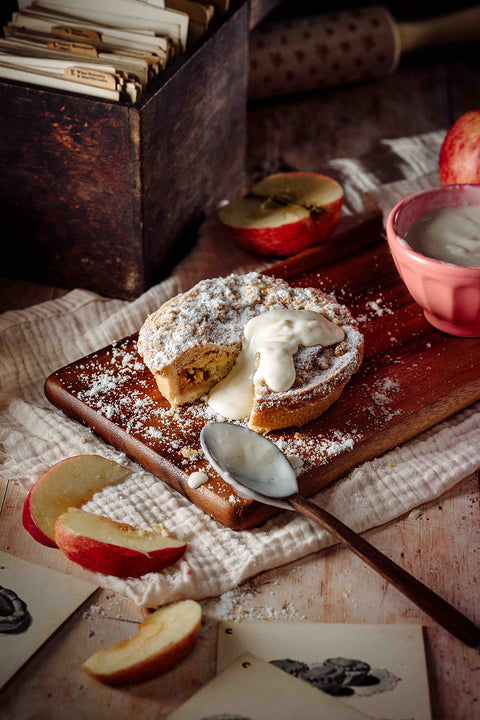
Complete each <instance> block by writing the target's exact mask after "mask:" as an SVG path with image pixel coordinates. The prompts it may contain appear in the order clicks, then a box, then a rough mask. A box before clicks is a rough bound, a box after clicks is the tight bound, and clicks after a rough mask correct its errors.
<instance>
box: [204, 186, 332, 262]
mask: <svg viewBox="0 0 480 720" xmlns="http://www.w3.org/2000/svg"><path fill="white" fill-rule="evenodd" d="M342 204H343V188H342V186H341V185H340V184H339V183H338V182H337V181H336V180H334V179H333V178H331V177H328V176H327V175H320V174H318V173H311V172H290V173H278V174H276V175H270V176H269V177H266V178H264V179H263V180H261V181H260V182H258V183H257V184H256V185H254V186H253V188H252V190H251V192H250V193H249V194H248V195H246V196H245V197H243V198H240V199H238V200H233V201H232V202H231V203H229V204H228V205H225V206H224V207H222V208H221V209H220V210H219V214H218V217H219V220H220V222H221V223H222V225H223V226H224V227H225V229H226V230H227V231H228V233H229V234H230V236H231V237H232V238H233V239H234V240H235V241H236V242H237V243H238V244H239V245H240V246H241V247H243V248H244V249H245V250H248V251H249V252H254V253H258V254H261V255H270V256H286V255H293V254H294V253H297V252H300V250H305V249H306V248H308V247H311V246H312V245H317V244H318V243H321V242H323V241H324V240H326V239H327V238H328V237H330V235H331V234H332V233H333V231H334V230H335V228H336V227H337V225H338V221H339V219H340V211H341V209H342Z"/></svg>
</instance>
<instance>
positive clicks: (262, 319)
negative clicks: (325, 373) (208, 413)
mask: <svg viewBox="0 0 480 720" xmlns="http://www.w3.org/2000/svg"><path fill="white" fill-rule="evenodd" d="M344 336H345V333H344V331H343V330H342V328H341V327H339V326H338V325H335V323H332V322H330V321H329V320H327V319H326V318H325V317H323V315H321V314H320V313H317V312H314V311H313V310H270V311H268V312H265V313H262V314H261V315H257V316H256V317H254V318H252V319H251V320H249V322H248V323H247V324H246V326H245V329H244V341H243V346H242V350H241V352H240V353H239V355H238V357H237V360H236V362H235V365H234V366H233V368H232V370H231V371H230V373H229V374H228V375H227V376H226V377H225V378H224V379H223V380H221V381H220V382H219V383H217V385H215V387H214V388H213V389H212V391H211V392H210V395H209V398H208V400H207V402H208V404H209V405H210V407H211V408H212V409H213V410H215V412H217V413H218V414H219V415H222V417H224V418H227V419H228V420H241V419H243V418H246V417H249V415H250V413H251V411H252V406H253V395H254V391H253V383H254V382H255V381H257V380H259V379H260V378H263V379H264V380H265V383H266V384H267V385H268V387H269V388H270V389H271V390H273V392H284V391H286V390H288V389H289V388H291V387H292V385H293V383H294V382H295V366H294V362H293V356H294V354H295V353H296V352H297V350H298V348H299V346H300V345H303V346H304V347H312V346H313V345H322V346H324V347H327V346H329V345H335V344H336V343H339V342H341V341H342V340H343V339H344ZM257 355H258V357H259V362H258V366H257V369H256V370H255V362H256V357H257Z"/></svg>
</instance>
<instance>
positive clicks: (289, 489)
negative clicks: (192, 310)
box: [200, 422, 480, 647]
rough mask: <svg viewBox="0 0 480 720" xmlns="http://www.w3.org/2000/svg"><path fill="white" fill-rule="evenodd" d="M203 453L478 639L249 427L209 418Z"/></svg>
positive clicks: (454, 628) (479, 635)
mask: <svg viewBox="0 0 480 720" xmlns="http://www.w3.org/2000/svg"><path fill="white" fill-rule="evenodd" d="M200 442H201V445H202V448H203V451H204V453H205V456H206V457H207V459H208V460H209V461H210V463H211V464H212V465H213V467H214V468H215V470H216V471H217V472H218V473H219V475H220V477H222V478H223V479H224V480H226V482H228V483H230V484H231V485H232V486H233V487H234V488H235V489H236V490H237V491H238V492H239V493H240V494H242V495H246V496H247V497H250V498H253V499H255V500H258V501H259V502H263V503H267V504H269V505H274V506H276V507H280V508H285V509H287V508H288V509H290V510H292V509H294V510H297V511H298V512H300V513H302V514H303V515H305V517H308V518H309V519H310V520H313V521H314V522H316V523H317V525H320V527H322V528H324V529H325V530H327V531H328V532H329V533H331V535H333V536H334V537H335V538H336V539H337V540H339V541H340V542H341V543H343V544H344V545H346V546H347V547H348V548H350V550H352V551H353V552H354V553H355V554H356V555H358V556H359V557H360V558H361V559H362V560H364V562H366V563H367V564H368V565H370V567H371V568H373V569H374V570H376V571H377V572H378V573H379V574H380V575H381V576H382V577H383V578H385V580H388V582H390V583H392V585H394V586H395V587H396V588H397V589H398V590H400V592H402V593H403V594H404V595H405V596H406V597H408V598H409V599H410V600H411V601H412V602H414V603H415V604H416V605H418V607H420V608H421V609H422V610H424V611H425V612H426V613H427V614H429V615H430V617H432V618H433V619H434V620H436V621H437V622H438V623H439V624H440V625H441V626H442V627H444V628H445V629H446V630H448V631H449V632H451V633H452V634H453V635H454V636H455V637H457V638H458V639H459V640H461V641H462V642H464V643H465V644H466V645H470V646H472V647H476V646H477V645H479V644H480V629H479V628H477V627H476V626H475V625H474V624H473V623H472V622H471V621H470V620H469V619H468V618H467V617H465V615H463V614H462V613H460V612H459V611H458V610H457V609H456V608H454V607H453V606H452V605H450V604H449V603H447V602H446V601H445V600H444V599H443V598H441V597H440V596H439V595H437V594H436V593H434V592H433V590H430V589H429V588H428V587H427V586H426V585H424V584H423V583H421V582H420V581H419V580H417V579H416V578H414V577H413V576H412V575H410V573H408V572H407V571H406V570H404V569H403V568H402V567H400V565H397V564H396V563H394V562H393V560H390V558H388V557H387V556H386V555H384V554H383V553H381V552H380V551H379V550H377V549H376V548H375V547H374V546H373V545H370V543H368V542H367V541H366V540H364V538H363V537H362V536H361V535H358V534H357V533H356V532H354V531H353V530H352V529H351V528H349V527H348V526H347V525H345V524H344V523H343V522H342V521H341V520H339V519H338V518H336V517H334V516H333V515H331V514H330V513H329V512H327V511H326V510H324V509H323V508H322V507H320V505H316V504H315V503H313V502H311V501H310V500H308V499H307V498H305V497H303V496H302V495H301V494H300V493H299V492H298V485H297V479H296V476H295V472H294V470H293V468H292V467H291V465H290V463H289V462H288V460H287V458H286V457H285V456H284V454H283V453H282V451H281V450H280V449H279V448H278V447H277V446H276V445H275V444H274V443H273V442H271V441H270V440H268V439H267V438H266V437H263V436H262V435H259V434H258V433H256V432H254V431H253V430H249V429H248V428H246V427H243V426H240V425H234V424H231V423H213V422H212V423H208V424H207V425H205V427H204V428H203V429H202V432H201V433H200Z"/></svg>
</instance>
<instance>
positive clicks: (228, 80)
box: [0, 2, 249, 299]
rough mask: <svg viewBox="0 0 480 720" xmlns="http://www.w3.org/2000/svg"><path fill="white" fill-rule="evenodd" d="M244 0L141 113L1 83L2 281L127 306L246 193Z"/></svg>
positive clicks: (155, 89) (174, 69)
mask: <svg viewBox="0 0 480 720" xmlns="http://www.w3.org/2000/svg"><path fill="white" fill-rule="evenodd" d="M248 10H249V8H248V3H247V2H240V3H236V4H235V6H234V8H233V9H232V11H231V12H230V13H229V14H228V15H227V16H226V17H225V18H224V19H223V20H221V21H219V22H217V23H216V25H215V26H214V27H212V29H211V31H209V33H208V35H206V36H205V37H204V38H203V39H202V40H201V41H200V43H199V44H198V45H197V46H195V47H194V48H192V49H191V50H190V51H188V52H187V53H185V55H184V56H183V57H181V58H179V59H178V60H177V61H176V62H175V63H174V64H172V66H171V67H170V68H169V69H168V70H167V71H166V72H165V73H164V74H163V76H162V77H161V78H159V80H158V81H157V82H156V84H155V85H154V86H152V88H151V89H150V90H149V92H148V93H146V94H145V95H144V96H143V97H142V98H141V99H140V101H139V102H137V103H135V104H124V103H122V104H118V103H112V102H108V101H103V100H98V99H94V98H89V97H87V96H84V95H77V94H73V93H67V92H61V91H55V90H50V89H46V88H42V87H40V86H34V85H25V84H21V83H15V82H10V81H0V212H1V214H2V218H3V223H4V226H5V225H6V226H7V228H8V234H7V236H6V238H5V241H4V252H3V258H2V264H1V266H2V270H1V274H2V275H7V276H11V277H17V278H24V279H28V280H33V281H36V282H42V283H45V284H49V285H55V286H57V287H65V288H73V287H83V288H87V289H91V290H94V291H96V292H99V293H101V294H103V295H108V296H113V297H118V298H125V299H131V298H134V297H137V296H138V295H139V294H141V293H142V292H143V291H144V290H146V289H147V288H148V287H150V286H151V285H152V284H153V283H155V282H156V281H157V280H159V279H160V278H161V277H162V276H163V275H165V274H166V272H167V271H168V270H169V268H170V267H171V264H172V263H173V262H174V261H175V260H177V259H178V258H179V257H180V256H181V255H182V254H184V253H185V252H186V251H187V249H188V248H189V247H190V245H191V242H192V240H193V238H194V236H195V230H196V229H197V227H198V225H199V223H200V222H201V220H202V218H203V217H204V214H205V213H206V212H208V211H209V210H211V209H212V208H213V207H214V206H215V205H216V204H217V203H218V201H219V200H221V199H223V198H225V197H228V196H231V195H232V194H233V193H238V192H239V191H241V190H242V189H243V187H244V171H245V149H246V96H247V64H248V30H249V18H248Z"/></svg>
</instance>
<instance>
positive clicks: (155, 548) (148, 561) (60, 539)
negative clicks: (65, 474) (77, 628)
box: [54, 508, 187, 578]
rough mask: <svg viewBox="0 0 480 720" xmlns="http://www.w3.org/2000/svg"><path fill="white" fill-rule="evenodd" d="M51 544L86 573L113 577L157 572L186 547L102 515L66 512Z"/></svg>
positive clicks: (174, 559)
mask: <svg viewBox="0 0 480 720" xmlns="http://www.w3.org/2000/svg"><path fill="white" fill-rule="evenodd" d="M54 533H55V542H56V543H57V545H58V547H59V548H60V550H62V552H64V553H65V555H66V556H67V557H68V558H69V559H70V560H73V561H74V562H76V563H78V564H79V565H81V566H82V567H84V568H87V569H88V570H94V571H95V572H100V573H103V574H104V575H114V576H115V577H121V578H125V577H140V575H145V574H146V573H149V572H158V571H160V570H163V568H165V567H167V565H171V564H172V563H174V562H176V561H177V560H178V559H179V558H181V557H182V555H183V554H184V553H185V550H186V548H187V546H186V543H184V542H182V541H181V540H176V539H175V538H172V537H169V536H168V535H164V534H163V533H161V532H157V531H155V530H139V529H137V528H134V527H132V526H131V525H127V524H126V523H119V522H115V521H114V520H110V519H109V518H106V517H103V516H102V515H95V514H94V513H89V512H86V511H85V510H80V509H79V508H70V509H69V510H67V512H66V513H63V515H60V517H58V518H57V520H56V522H55V528H54Z"/></svg>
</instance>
